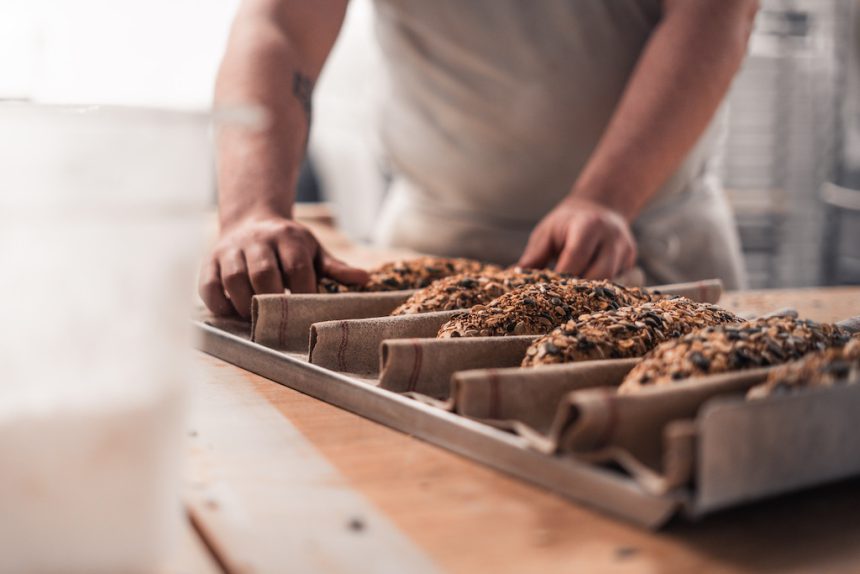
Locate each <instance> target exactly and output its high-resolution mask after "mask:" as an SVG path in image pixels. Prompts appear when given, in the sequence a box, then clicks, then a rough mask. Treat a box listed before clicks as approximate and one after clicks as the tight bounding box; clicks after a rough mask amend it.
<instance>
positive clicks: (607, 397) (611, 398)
mask: <svg viewBox="0 0 860 574" xmlns="http://www.w3.org/2000/svg"><path fill="white" fill-rule="evenodd" d="M603 399H604V401H605V402H606V410H607V412H608V416H607V421H606V427H605V428H604V429H603V432H602V433H601V434H600V436H599V437H598V439H597V444H595V445H594V447H595V448H602V447H604V446H606V445H608V444H609V441H610V440H612V436H613V435H614V434H615V428H616V427H617V426H618V407H617V405H616V404H615V391H614V390H609V389H606V391H605V392H604V393H603Z"/></svg>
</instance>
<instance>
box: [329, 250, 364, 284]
mask: <svg viewBox="0 0 860 574" xmlns="http://www.w3.org/2000/svg"><path fill="white" fill-rule="evenodd" d="M320 273H321V274H322V276H323V277H330V278H332V279H334V280H335V281H338V282H340V283H344V284H346V285H364V284H365V283H367V282H368V281H370V274H369V273H368V272H367V271H365V270H364V269H359V268H357V267H352V266H351V265H348V264H346V263H344V262H343V261H341V260H340V259H338V258H336V257H332V256H331V255H329V254H328V253H327V252H326V251H322V252H321V254H320Z"/></svg>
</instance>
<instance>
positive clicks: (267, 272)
mask: <svg viewBox="0 0 860 574" xmlns="http://www.w3.org/2000/svg"><path fill="white" fill-rule="evenodd" d="M245 262H246V263H247V264H248V276H249V278H250V279H251V286H252V287H253V288H254V293H257V294H260V293H283V292H284V280H283V279H282V277H281V266H280V265H279V264H278V257H277V256H276V255H275V252H274V251H272V248H271V247H270V246H269V245H267V244H265V243H255V244H253V245H250V246H248V247H246V248H245Z"/></svg>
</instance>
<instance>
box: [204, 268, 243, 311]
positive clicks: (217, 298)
mask: <svg viewBox="0 0 860 574" xmlns="http://www.w3.org/2000/svg"><path fill="white" fill-rule="evenodd" d="M198 292H199V293H200V298H201V299H203V303H205V304H206V307H208V308H209V310H210V311H212V313H214V314H215V315H219V316H226V315H234V314H235V313H236V309H234V308H233V305H232V304H231V303H230V300H229V299H228V298H227V295H225V294H224V286H223V285H222V284H221V269H220V266H219V265H218V260H217V259H212V260H210V261H209V262H208V263H206V264H205V265H204V266H203V267H202V268H201V269H200V278H199V282H198Z"/></svg>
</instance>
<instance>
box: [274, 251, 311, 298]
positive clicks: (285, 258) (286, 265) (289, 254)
mask: <svg viewBox="0 0 860 574" xmlns="http://www.w3.org/2000/svg"><path fill="white" fill-rule="evenodd" d="M277 248H278V258H279V259H280V260H281V270H282V271H283V272H284V283H285V284H286V287H287V288H288V289H289V290H290V292H292V293H316V292H317V274H316V270H315V269H314V256H315V255H316V253H314V252H312V251H311V250H310V249H316V246H313V247H310V246H308V245H307V244H305V243H299V242H296V241H290V240H289V238H284V239H281V240H279V241H278V243H277Z"/></svg>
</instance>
